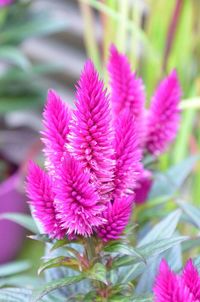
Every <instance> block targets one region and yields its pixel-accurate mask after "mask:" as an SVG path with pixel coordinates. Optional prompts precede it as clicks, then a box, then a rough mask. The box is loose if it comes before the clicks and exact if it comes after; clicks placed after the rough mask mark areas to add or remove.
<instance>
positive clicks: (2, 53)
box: [0, 45, 30, 69]
mask: <svg viewBox="0 0 200 302" xmlns="http://www.w3.org/2000/svg"><path fill="white" fill-rule="evenodd" d="M0 60H5V61H8V62H10V63H12V64H14V65H16V66H18V67H20V68H22V69H27V68H29V67H30V63H29V61H28V59H27V58H26V57H25V55H24V54H23V53H22V52H21V51H20V50H19V49H18V48H16V47H12V46H7V45H3V46H1V48H0Z"/></svg>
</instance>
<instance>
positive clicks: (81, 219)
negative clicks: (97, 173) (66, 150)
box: [56, 157, 105, 236]
mask: <svg viewBox="0 0 200 302" xmlns="http://www.w3.org/2000/svg"><path fill="white" fill-rule="evenodd" d="M57 173H58V180H57V186H56V193H57V194H56V209H57V211H58V213H59V214H58V216H57V217H58V218H59V219H60V220H61V224H62V226H63V228H64V229H67V234H69V235H73V234H77V235H83V236H89V235H91V234H92V233H93V230H94V228H96V227H98V226H99V225H101V224H102V223H103V222H105V220H104V219H103V217H102V216H101V213H102V210H104V208H105V207H104V206H103V205H102V204H99V201H100V198H99V196H98V194H97V192H95V188H94V186H93V185H92V184H90V174H89V173H88V172H83V169H82V165H81V164H80V163H79V162H78V161H76V160H75V159H74V158H72V157H65V159H64V160H63V162H62V165H61V168H60V169H59V170H58V172H57Z"/></svg>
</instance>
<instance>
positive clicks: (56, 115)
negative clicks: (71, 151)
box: [42, 90, 71, 174]
mask: <svg viewBox="0 0 200 302" xmlns="http://www.w3.org/2000/svg"><path fill="white" fill-rule="evenodd" d="M43 117H44V120H43V124H44V126H45V131H43V132H42V134H43V139H42V140H43V142H44V144H45V149H44V152H45V155H46V158H47V161H46V166H47V168H48V170H50V171H51V173H52V174H55V167H57V166H58V165H59V164H60V162H61V159H62V158H63V157H64V156H65V155H66V154H67V153H68V152H67V149H66V143H67V142H68V140H67V135H68V133H69V121H70V119H71V112H70V109H69V108H68V106H67V105H66V104H65V103H64V102H63V101H62V100H61V98H60V97H59V96H58V94H57V93H56V92H55V91H53V90H49V92H48V97H47V104H46V107H45V110H44V113H43Z"/></svg>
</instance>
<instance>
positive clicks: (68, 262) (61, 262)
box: [38, 256, 79, 274]
mask: <svg viewBox="0 0 200 302" xmlns="http://www.w3.org/2000/svg"><path fill="white" fill-rule="evenodd" d="M59 266H66V267H69V268H71V269H74V270H77V271H79V263H78V261H77V259H75V258H70V257H64V256H59V257H56V258H53V259H50V260H49V261H47V262H45V263H43V264H42V265H41V266H40V268H39V270H38V274H41V273H42V272H43V271H44V270H46V269H48V268H52V267H59Z"/></svg>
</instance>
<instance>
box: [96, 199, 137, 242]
mask: <svg viewBox="0 0 200 302" xmlns="http://www.w3.org/2000/svg"><path fill="white" fill-rule="evenodd" d="M106 206H107V208H106V210H105V211H103V217H104V218H105V220H106V221H107V222H106V223H104V224H103V225H102V226H101V227H100V228H98V235H99V237H101V238H102V239H103V240H104V241H109V240H116V239H119V238H120V235H121V234H122V233H123V231H124V230H125V228H126V226H127V224H128V222H129V219H130V216H131V212H132V208H133V196H128V197H122V198H116V199H115V200H114V202H109V203H107V205H106Z"/></svg>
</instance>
